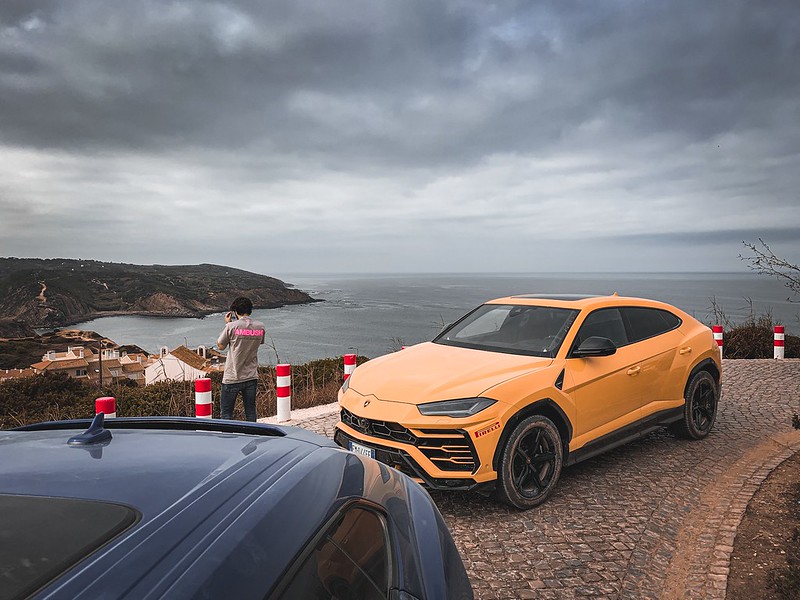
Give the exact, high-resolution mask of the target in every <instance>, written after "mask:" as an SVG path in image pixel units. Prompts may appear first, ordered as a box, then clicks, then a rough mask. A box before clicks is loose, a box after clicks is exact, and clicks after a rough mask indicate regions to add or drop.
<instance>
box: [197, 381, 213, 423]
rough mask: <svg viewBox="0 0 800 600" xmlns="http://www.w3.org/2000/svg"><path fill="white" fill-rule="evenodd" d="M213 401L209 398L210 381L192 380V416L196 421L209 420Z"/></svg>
mask: <svg viewBox="0 0 800 600" xmlns="http://www.w3.org/2000/svg"><path fill="white" fill-rule="evenodd" d="M213 407H214V400H213V398H212V397H211V380H210V379H208V378H203V379H195V380H194V416H195V417H197V418H198V419H210V418H211V409H212V408H213Z"/></svg>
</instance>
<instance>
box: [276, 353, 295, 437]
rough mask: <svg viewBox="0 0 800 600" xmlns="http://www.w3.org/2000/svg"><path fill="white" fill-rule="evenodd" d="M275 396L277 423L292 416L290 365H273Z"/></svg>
mask: <svg viewBox="0 0 800 600" xmlns="http://www.w3.org/2000/svg"><path fill="white" fill-rule="evenodd" d="M275 375H276V377H275V396H277V399H278V423H283V422H284V421H289V420H291V418H292V366H291V365H278V366H277V367H275Z"/></svg>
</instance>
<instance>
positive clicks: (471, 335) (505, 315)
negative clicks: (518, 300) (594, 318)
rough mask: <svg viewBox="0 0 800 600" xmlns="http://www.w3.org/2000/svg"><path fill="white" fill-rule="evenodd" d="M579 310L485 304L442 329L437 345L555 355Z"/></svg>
mask: <svg viewBox="0 0 800 600" xmlns="http://www.w3.org/2000/svg"><path fill="white" fill-rule="evenodd" d="M577 315H578V311H576V310H572V309H566V308H553V307H550V306H530V305H510V304H485V305H483V306H481V307H479V308H477V309H476V310H474V311H473V312H471V313H470V314H469V315H467V316H466V317H464V318H463V319H462V320H460V321H458V322H457V323H456V324H455V325H453V326H451V327H449V328H448V329H446V330H445V331H444V332H442V333H441V334H440V335H439V336H438V337H436V338H435V339H434V340H433V341H434V342H435V343H437V344H444V345H448V346H460V347H462V348H474V349H476V350H489V351H492V352H506V353H509V354H525V355H529V356H540V357H551V358H552V357H553V356H555V355H556V354H557V353H558V349H559V348H560V347H561V344H562V342H563V341H564V338H565V337H566V335H567V332H568V331H569V328H570V327H571V326H572V323H573V322H574V321H575V317H576V316H577Z"/></svg>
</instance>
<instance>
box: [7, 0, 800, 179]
mask: <svg viewBox="0 0 800 600" xmlns="http://www.w3.org/2000/svg"><path fill="white" fill-rule="evenodd" d="M793 9H794V10H793ZM0 11H1V12H0V19H2V24H3V25H2V26H3V28H4V30H5V32H4V34H3V36H2V37H1V38H0V40H2V43H0V69H2V71H0V73H2V75H0V96H2V98H3V109H2V112H0V119H1V120H0V127H2V130H3V134H4V139H5V140H7V141H10V140H12V141H14V142H15V143H19V144H30V145H33V146H37V147H49V146H55V147H62V148H73V149H74V148H85V149H92V150H98V149H108V148H123V149H138V150H142V149H144V150H148V151H153V150H158V149H160V148H164V147H168V148H183V147H191V146H193V145H208V144H211V145H214V146H222V147H228V148H232V147H243V146H244V147H247V146H250V145H255V146H257V147H263V146H271V147H274V148H280V149H281V150H282V151H284V152H297V153H304V154H305V153H308V154H310V155H312V156H328V157H330V158H331V159H333V160H336V161H337V162H338V161H342V162H344V161H346V160H349V159H350V158H351V157H357V158H359V159H360V160H363V159H364V158H365V157H371V158H372V159H374V160H377V161H379V162H383V163H385V164H396V162H397V161H398V160H400V161H411V162H421V161H431V160H434V161H457V160H459V159H461V160H471V159H476V158H479V157H481V156H484V155H485V154H486V153H491V152H507V151H529V150H542V149H545V148H547V147H548V146H549V145H550V144H555V143H558V141H559V140H560V139H562V138H563V137H564V136H565V135H568V134H569V132H570V131H572V130H574V129H575V128H576V127H579V126H580V125H581V124H585V123H587V122H591V121H592V120H594V119H603V120H610V121H612V122H613V126H614V133H615V135H614V136H613V137H612V138H610V139H608V140H607V141H608V143H616V142H618V141H619V138H620V137H623V138H624V137H625V136H627V135H632V134H633V133H635V132H638V133H640V134H643V135H646V134H647V133H650V132H653V131H661V130H664V129H669V130H671V131H673V132H680V133H682V134H684V135H685V136H687V137H690V138H705V137H707V136H710V135H714V134H717V133H720V132H723V131H726V130H728V129H730V128H731V127H732V126H736V127H737V128H738V127H748V126H757V125H759V124H762V123H765V122H774V121H777V120H780V119H785V118H790V117H796V116H798V115H797V106H796V103H794V102H789V101H788V100H789V97H790V96H791V95H797V92H798V91H800V89H798V82H800V77H798V70H797V68H796V65H797V62H796V61H797V58H798V48H797V43H798V42H797V40H798V37H797V36H796V31H798V30H800V19H798V14H800V10H797V9H796V6H795V5H794V3H793V2H783V3H780V2H778V3H769V4H767V5H764V4H761V3H758V4H756V3H752V2H730V1H726V2H717V3H704V5H703V7H702V10H698V7H697V5H696V3H693V2H669V3H648V2H642V3H632V2H606V3H601V4H598V3H595V2H560V1H559V2H553V3H521V4H514V3H510V4H501V5H488V4H487V5H484V3H458V2H451V3H437V2H429V1H428V0H424V1H423V0H419V1H415V2H402V3H396V2H377V1H370V2H365V1H364V2H349V3H346V4H339V3H326V2H300V3H298V2H272V3H235V2H228V3H217V2H200V1H195V2H166V3H165V2H156V1H150V2H103V1H100V0H77V1H75V2H69V3H49V2H42V3H39V2H23V3H20V2H14V3H3V7H2V8H0ZM765 108H767V109H769V110H764V109H765ZM332 155H333V156H332ZM337 159H338V160H337Z"/></svg>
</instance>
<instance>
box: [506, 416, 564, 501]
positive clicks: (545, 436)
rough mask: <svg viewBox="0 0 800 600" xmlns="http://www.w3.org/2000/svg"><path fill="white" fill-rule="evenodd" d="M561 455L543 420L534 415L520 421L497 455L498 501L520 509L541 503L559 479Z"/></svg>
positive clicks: (551, 426) (556, 437)
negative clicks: (498, 461)
mask: <svg viewBox="0 0 800 600" xmlns="http://www.w3.org/2000/svg"><path fill="white" fill-rule="evenodd" d="M563 453H564V449H563V446H562V442H561V436H560V435H559V433H558V429H556V426H555V425H554V424H553V422H552V421H550V420H549V419H548V418H547V417H543V416H541V415H534V416H531V417H528V418H527V419H525V420H524V421H522V422H521V423H520V424H519V425H517V426H516V427H515V428H514V431H513V432H512V433H511V436H510V437H509V438H508V442H506V445H505V447H504V449H503V453H502V455H501V460H500V470H499V473H498V481H497V489H496V495H497V497H498V499H499V500H501V501H502V502H505V503H506V504H510V505H511V506H515V507H516V508H521V509H528V508H533V507H534V506H538V505H539V504H541V503H542V502H544V501H545V500H546V499H547V498H548V496H549V495H550V493H551V492H552V491H553V488H554V487H555V484H556V482H557V481H558V478H559V476H560V475H561V466H562V462H563Z"/></svg>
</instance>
